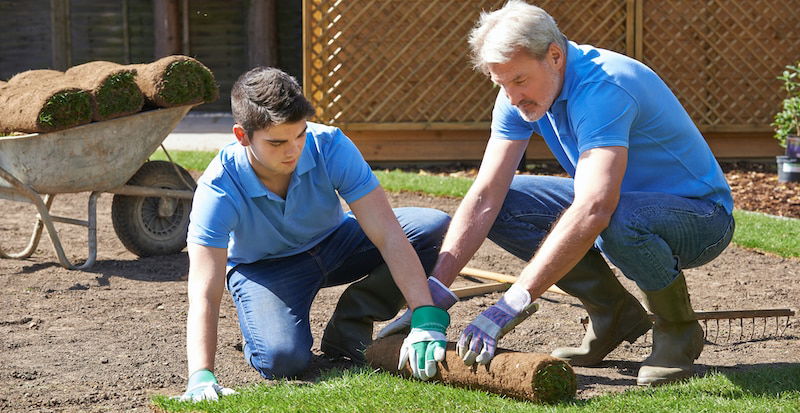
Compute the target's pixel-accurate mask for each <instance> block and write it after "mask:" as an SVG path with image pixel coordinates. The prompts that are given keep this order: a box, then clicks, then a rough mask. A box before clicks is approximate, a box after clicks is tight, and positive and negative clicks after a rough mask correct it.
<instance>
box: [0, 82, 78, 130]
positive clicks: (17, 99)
mask: <svg viewBox="0 0 800 413" xmlns="http://www.w3.org/2000/svg"><path fill="white" fill-rule="evenodd" d="M37 72H38V73H37ZM40 77H41V80H36V79H39V78H40ZM91 120H92V96H91V94H90V93H89V91H88V90H86V89H82V88H79V87H76V86H75V85H74V84H72V83H71V82H70V81H69V80H68V79H67V77H66V76H65V75H64V74H63V73H62V72H59V71H55V70H31V71H28V72H23V73H20V74H18V75H16V76H14V77H13V78H11V79H10V80H9V81H8V84H6V85H5V86H4V87H2V88H0V133H3V134H7V133H11V132H24V133H40V132H53V131H57V130H62V129H67V128H71V127H74V126H78V125H83V124H85V123H89V122H91Z"/></svg>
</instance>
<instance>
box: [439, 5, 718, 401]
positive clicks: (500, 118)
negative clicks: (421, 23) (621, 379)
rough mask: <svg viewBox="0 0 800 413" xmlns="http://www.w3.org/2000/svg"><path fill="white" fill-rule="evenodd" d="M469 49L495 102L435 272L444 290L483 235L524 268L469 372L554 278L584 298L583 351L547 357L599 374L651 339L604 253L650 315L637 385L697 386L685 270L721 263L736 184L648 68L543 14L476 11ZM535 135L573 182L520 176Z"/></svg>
mask: <svg viewBox="0 0 800 413" xmlns="http://www.w3.org/2000/svg"><path fill="white" fill-rule="evenodd" d="M470 45H471V47H472V52H473V57H474V62H475V64H476V67H477V68H479V69H480V70H481V71H483V72H484V73H485V74H487V75H488V76H489V77H490V78H491V80H492V82H494V83H495V84H496V85H498V86H499V87H500V93H498V96H497V100H496V102H495V105H494V112H493V114H492V127H491V137H490V139H489V143H488V145H487V147H486V152H485V154H484V158H483V163H482V164H481V168H480V172H479V173H478V177H477V178H476V180H475V183H474V184H473V186H472V188H471V189H470V191H469V193H468V194H467V196H466V197H465V198H464V200H463V202H462V203H461V205H460V206H459V208H458V211H457V212H456V214H455V217H454V218H453V222H452V223H451V225H450V228H449V230H448V232H447V235H446V236H445V240H444V244H443V246H442V250H441V253H440V254H439V258H438V261H437V264H436V266H435V268H434V271H433V275H434V276H435V277H437V278H438V279H439V280H440V281H442V282H443V283H444V284H446V285H450V283H452V282H453V280H454V278H455V276H456V274H457V273H458V271H459V270H460V269H461V268H462V267H463V266H464V265H465V264H466V263H467V261H468V260H469V258H470V257H471V256H472V255H473V254H474V253H475V251H476V250H477V248H478V246H479V245H480V244H481V242H482V241H483V239H484V238H486V237H487V235H488V237H489V238H490V239H491V240H493V241H494V242H496V243H497V244H499V245H500V246H502V247H503V248H504V249H506V250H508V251H509V252H511V253H512V254H514V255H516V256H517V257H519V258H521V259H523V260H526V261H529V262H528V264H527V266H526V267H525V269H524V270H523V271H522V274H521V275H520V276H519V279H518V281H517V282H516V283H515V284H514V285H513V286H512V288H511V289H510V290H509V291H508V292H507V293H506V294H505V295H504V296H503V298H502V299H500V301H499V302H498V303H497V304H495V305H494V306H492V307H490V308H489V309H487V310H486V311H484V312H483V313H482V314H480V315H479V316H478V317H477V318H476V319H475V321H473V322H472V323H471V324H470V325H469V326H468V327H467V328H466V329H465V330H464V332H463V333H462V335H461V339H460V340H459V343H458V350H459V352H460V354H461V355H462V356H463V357H464V360H465V362H466V363H467V364H472V363H475V362H478V363H488V362H489V361H490V360H491V358H492V357H493V355H494V350H495V346H496V341H497V340H498V339H499V338H500V337H501V336H502V335H503V334H505V333H506V332H507V331H508V330H510V329H511V328H513V327H514V326H515V325H517V324H518V323H519V322H520V321H522V320H523V319H524V318H525V317H527V315H528V314H530V313H532V312H533V310H534V309H535V304H532V300H534V299H536V298H537V297H539V296H540V295H541V294H542V293H544V292H545V290H547V288H548V287H549V286H551V285H552V284H557V285H558V286H559V287H561V288H562V289H563V290H565V291H567V292H569V293H570V294H572V295H574V296H575V297H577V298H578V299H579V300H581V302H582V303H583V304H584V307H585V308H586V310H587V312H588V313H589V318H590V320H591V323H590V326H589V328H588V329H587V332H586V336H585V337H584V339H583V343H582V344H581V345H580V347H574V348H570V347H566V348H559V349H556V350H555V351H554V352H553V355H555V356H557V357H560V358H563V359H566V360H569V361H570V362H571V363H572V364H574V365H581V366H589V365H594V364H597V363H599V362H600V361H602V360H603V358H604V357H605V356H606V355H607V354H608V353H609V352H611V351H612V350H613V349H614V348H616V347H617V346H618V345H619V344H620V343H622V341H634V340H636V338H638V337H639V336H641V335H642V334H644V333H645V332H647V330H648V329H650V327H651V323H650V321H649V319H648V317H647V313H646V312H645V310H644V309H643V308H642V306H641V304H639V302H638V300H636V299H635V298H634V297H633V296H632V295H631V294H630V293H629V292H627V291H626V290H625V289H624V288H623V287H622V285H621V284H620V283H619V281H618V280H617V279H616V278H615V276H614V274H613V273H612V272H611V270H610V269H609V267H608V265H607V264H606V262H605V260H604V259H603V257H602V255H601V253H602V254H603V255H605V257H606V258H607V259H608V260H609V261H611V262H612V263H613V264H614V265H615V266H617V267H618V268H619V269H620V270H621V271H622V273H623V274H624V275H625V276H626V277H628V278H630V279H631V280H633V281H635V282H636V284H637V286H638V287H639V288H640V289H641V290H642V291H643V292H644V298H645V304H646V305H647V307H648V308H649V309H650V311H651V312H652V313H653V314H655V316H656V318H655V319H656V321H655V324H654V325H653V327H652V328H653V348H652V353H651V354H650V356H649V357H648V358H647V359H646V360H645V361H644V362H642V366H641V368H640V369H639V374H638V380H637V381H638V384H640V385H654V384H662V383H666V382H670V381H674V380H677V379H681V378H684V377H687V376H690V375H691V372H692V365H693V363H694V360H695V359H697V357H699V356H700V353H701V351H702V349H703V331H702V329H701V327H700V325H699V323H698V322H697V320H696V319H695V314H694V311H693V310H692V306H691V304H690V301H689V294H688V291H687V287H686V281H685V279H684V274H683V272H682V270H683V269H685V268H691V267H696V266H699V265H703V264H705V263H707V262H709V261H711V260H712V259H714V258H715V257H716V256H718V255H719V254H720V253H721V252H722V250H723V249H724V248H725V247H726V246H727V245H728V243H729V242H730V240H731V237H732V234H733V229H734V221H733V217H732V215H731V210H732V208H733V201H732V198H731V194H730V188H729V187H728V184H727V183H726V181H725V177H724V175H723V174H722V171H721V169H720V167H719V165H718V163H717V162H716V160H715V159H714V156H713V154H712V153H711V151H710V150H709V148H708V145H707V144H706V142H705V140H704V139H703V137H702V136H701V134H700V132H699V131H698V129H697V128H696V127H695V125H694V124H693V123H692V120H691V119H690V118H689V116H688V114H687V113H686V111H685V110H684V109H683V107H682V106H681V104H680V102H679V101H678V99H677V98H676V97H675V95H674V94H673V93H672V92H671V91H670V90H669V88H668V87H667V85H666V84H665V83H664V82H663V81H662V80H661V79H660V78H659V77H658V75H657V74H656V73H654V72H653V71H652V70H651V69H650V68H648V67H647V66H645V65H644V64H642V63H640V62H638V61H636V60H633V59H631V58H628V57H626V56H623V55H620V54H617V53H614V52H611V51H608V50H603V49H599V48H595V47H592V46H587V45H578V44H576V43H574V42H570V41H568V40H567V39H566V38H565V37H564V35H563V34H562V33H561V32H560V31H559V29H558V27H557V25H556V23H555V21H554V20H553V18H552V17H551V16H550V15H548V14H547V13H546V12H545V11H544V10H542V9H540V8H538V7H536V6H533V5H529V4H527V3H525V2H523V1H521V0H510V1H509V2H508V3H507V4H506V5H505V6H504V7H503V8H502V9H500V10H497V11H495V12H492V13H484V14H483V15H481V17H480V20H479V22H478V24H477V26H476V27H475V28H474V29H473V31H472V33H471V36H470ZM534 133H535V134H537V135H540V136H541V137H542V138H544V140H545V142H546V143H547V145H548V146H549V148H550V150H551V151H552V152H553V155H554V156H555V158H556V159H557V160H558V162H559V163H560V164H561V165H562V166H563V167H564V169H565V170H566V171H567V172H568V173H569V175H570V177H569V178H557V177H547V176H524V175H515V174H514V171H515V168H516V166H517V165H518V164H519V161H520V159H521V158H522V156H523V154H524V152H525V148H526V147H527V146H528V140H529V139H530V137H531V135H532V134H534Z"/></svg>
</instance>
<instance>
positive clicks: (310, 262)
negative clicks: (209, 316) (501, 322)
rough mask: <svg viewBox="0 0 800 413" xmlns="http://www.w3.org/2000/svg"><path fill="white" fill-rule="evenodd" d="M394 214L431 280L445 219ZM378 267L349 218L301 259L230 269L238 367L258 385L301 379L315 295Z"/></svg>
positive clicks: (413, 211) (433, 213) (421, 211)
mask: <svg viewBox="0 0 800 413" xmlns="http://www.w3.org/2000/svg"><path fill="white" fill-rule="evenodd" d="M394 211H395V215H396V216H397V219H398V221H399V222H400V225H401V226H402V228H403V231H404V232H405V234H406V237H407V238H408V239H409V241H410V242H411V245H412V246H413V247H414V249H415V250H416V252H417V254H418V256H419V258H420V261H421V262H422V265H423V267H424V268H425V271H426V273H428V272H430V270H431V269H432V268H433V265H434V263H435V262H436V257H437V256H438V253H439V247H440V245H441V242H442V238H443V237H444V233H445V231H446V230H447V225H448V224H449V222H450V218H449V216H447V214H445V213H444V212H441V211H438V210H435V209H427V208H397V209H395V210H394ZM382 264H383V258H382V257H381V254H380V252H379V251H378V249H377V248H376V247H375V245H374V244H372V242H371V241H370V240H369V239H368V238H367V236H366V235H365V234H364V231H363V230H362V229H361V227H360V226H359V224H358V222H357V221H356V219H355V218H353V216H352V215H348V217H347V219H346V221H345V222H344V223H343V224H342V225H341V226H340V227H339V228H338V229H337V230H336V231H335V232H334V233H333V234H331V235H330V236H328V237H327V238H325V239H324V240H323V241H322V242H320V243H319V244H317V245H316V246H315V247H313V248H311V249H310V250H308V251H306V252H303V253H301V254H297V255H293V256H289V257H284V258H277V259H266V260H262V261H257V262H254V263H251V264H240V265H237V266H236V267H234V268H233V269H231V270H230V272H229V273H228V290H229V291H230V293H231V297H232V298H233V302H234V304H235V305H236V310H237V313H238V316H239V326H240V328H241V330H242V336H243V339H244V346H243V350H244V356H245V359H246V360H247V361H248V362H249V363H250V365H252V366H253V367H254V368H255V369H256V370H257V371H258V372H259V373H260V374H261V375H262V376H263V377H264V378H268V379H273V378H280V377H291V376H295V375H297V374H298V373H300V372H301V371H302V370H303V369H305V368H306V367H307V365H308V364H309V362H310V360H311V346H312V344H313V338H312V336H311V325H310V320H309V313H310V309H311V303H312V301H313V300H314V297H315V296H316V295H317V292H318V291H319V290H320V289H321V288H324V287H331V286H336V285H342V284H347V283H351V282H353V281H356V280H359V279H361V278H363V277H364V276H365V275H367V274H369V273H370V272H372V271H373V270H374V269H375V268H377V267H379V266H381V265H382ZM394 288H396V287H394ZM395 311H396V310H395ZM393 316H394V314H391V315H389V316H388V317H381V318H385V319H387V320H388V319H390V318H391V317H393Z"/></svg>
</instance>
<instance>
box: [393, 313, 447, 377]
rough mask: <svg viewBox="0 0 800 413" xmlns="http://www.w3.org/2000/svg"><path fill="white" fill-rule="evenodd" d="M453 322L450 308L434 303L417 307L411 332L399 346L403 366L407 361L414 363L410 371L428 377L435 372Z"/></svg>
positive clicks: (415, 375)
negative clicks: (446, 334) (433, 304)
mask: <svg viewBox="0 0 800 413" xmlns="http://www.w3.org/2000/svg"><path fill="white" fill-rule="evenodd" d="M449 325H450V315H449V314H447V311H444V310H442V309H441V308H439V307H435V306H432V305H424V306H422V307H417V308H416V309H415V310H414V312H413V313H412V314H411V332H410V333H409V334H408V337H406V339H405V340H404V341H403V346H402V347H401V348H400V362H399V363H398V364H397V369H398V370H401V369H402V368H403V366H405V365H406V363H409V364H410V365H411V374H412V375H413V376H414V377H416V378H418V379H420V380H428V379H429V378H431V377H433V376H435V375H436V363H437V362H440V361H444V355H445V350H446V348H447V338H446V337H445V335H444V333H445V331H446V330H447V326H449Z"/></svg>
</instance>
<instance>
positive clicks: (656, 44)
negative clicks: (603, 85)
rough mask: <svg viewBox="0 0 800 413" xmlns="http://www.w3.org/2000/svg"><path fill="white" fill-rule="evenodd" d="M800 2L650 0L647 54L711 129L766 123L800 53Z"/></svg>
mask: <svg viewBox="0 0 800 413" xmlns="http://www.w3.org/2000/svg"><path fill="white" fill-rule="evenodd" d="M798 22H800V2H798V1H797V0H792V1H774V0H706V1H696V0H645V1H643V19H642V27H643V31H642V32H643V35H642V39H641V41H642V57H641V58H642V59H641V60H642V61H644V62H645V63H646V64H647V65H649V66H650V67H652V68H653V69H654V70H655V71H656V72H658V73H659V75H661V77H662V78H663V79H664V80H665V81H666V82H667V84H669V86H670V87H671V88H672V90H673V91H675V94H676V95H678V98H679V99H680V100H681V102H682V103H683V104H684V106H685V107H686V109H687V111H688V112H689V114H690V115H691V117H692V118H693V119H694V121H695V122H696V123H698V124H699V125H701V126H703V127H706V128H707V129H715V128H716V129H719V130H746V129H759V128H760V129H765V128H767V127H768V126H767V125H768V124H769V123H770V122H771V121H772V116H773V114H774V113H775V112H776V111H777V109H778V107H779V105H780V101H781V100H782V98H783V94H782V92H781V83H780V81H778V80H776V79H775V77H776V76H777V75H778V74H780V72H781V71H782V69H783V67H784V66H785V65H787V64H790V63H796V62H797V61H798V59H800V32H798V31H797V23H798Z"/></svg>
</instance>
